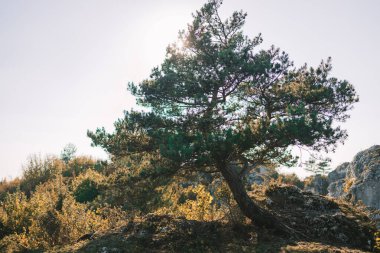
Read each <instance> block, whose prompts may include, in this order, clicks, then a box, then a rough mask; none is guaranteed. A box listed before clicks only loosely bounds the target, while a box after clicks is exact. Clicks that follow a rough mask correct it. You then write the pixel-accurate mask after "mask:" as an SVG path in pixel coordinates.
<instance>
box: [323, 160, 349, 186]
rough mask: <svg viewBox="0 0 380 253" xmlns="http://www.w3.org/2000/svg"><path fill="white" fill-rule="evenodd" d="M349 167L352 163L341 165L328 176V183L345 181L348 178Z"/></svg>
mask: <svg viewBox="0 0 380 253" xmlns="http://www.w3.org/2000/svg"><path fill="white" fill-rule="evenodd" d="M349 165H350V163H348V162H345V163H342V164H341V165H339V166H338V167H336V169H335V170H333V171H331V172H330V173H329V174H328V176H327V179H328V181H329V182H335V181H338V180H341V179H344V178H345V177H346V174H347V167H348V166H349Z"/></svg>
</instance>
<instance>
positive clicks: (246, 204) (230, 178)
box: [219, 166, 288, 232]
mask: <svg viewBox="0 0 380 253" xmlns="http://www.w3.org/2000/svg"><path fill="white" fill-rule="evenodd" d="M219 170H220V172H221V173H222V175H223V177H224V179H225V180H226V182H227V184H228V186H229V188H230V190H231V192H232V195H233V196H234V199H235V200H236V202H237V204H238V206H239V208H240V210H241V211H242V213H243V214H244V215H245V216H246V217H248V218H249V219H251V220H252V221H253V222H254V223H255V224H256V225H258V226H260V227H267V228H275V229H277V230H280V231H284V232H285V231H286V230H288V229H287V228H286V227H285V226H284V225H283V223H282V222H279V221H278V218H277V217H276V216H275V215H273V214H272V213H271V212H269V211H268V210H266V209H263V208H261V207H260V206H259V205H258V204H257V203H255V202H254V201H253V200H252V199H251V198H250V197H249V196H248V194H247V191H246V190H245V188H244V184H243V182H242V180H241V178H240V176H239V174H238V173H237V171H236V170H235V169H233V168H231V167H229V166H220V167H219Z"/></svg>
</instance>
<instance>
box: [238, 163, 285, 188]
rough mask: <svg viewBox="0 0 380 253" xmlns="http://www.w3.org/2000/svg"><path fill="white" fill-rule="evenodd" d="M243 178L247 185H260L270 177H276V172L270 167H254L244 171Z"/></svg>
mask: <svg viewBox="0 0 380 253" xmlns="http://www.w3.org/2000/svg"><path fill="white" fill-rule="evenodd" d="M243 178H244V180H245V182H246V184H247V185H254V184H257V185H262V184H263V183H265V182H269V181H270V179H272V178H274V179H276V178H278V172H277V171H276V170H275V169H272V168H266V167H255V168H252V169H250V170H249V171H248V172H246V173H245V175H244V177H243Z"/></svg>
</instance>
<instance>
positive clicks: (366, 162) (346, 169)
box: [327, 145, 380, 209]
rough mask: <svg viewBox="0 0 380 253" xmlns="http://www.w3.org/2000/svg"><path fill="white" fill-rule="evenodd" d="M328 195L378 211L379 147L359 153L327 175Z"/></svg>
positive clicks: (379, 200)
mask: <svg viewBox="0 0 380 253" xmlns="http://www.w3.org/2000/svg"><path fill="white" fill-rule="evenodd" d="M328 181H329V186H328V188H327V190H328V195H329V196H332V197H337V198H346V199H349V200H351V201H353V202H358V201H362V202H363V203H364V204H365V205H366V206H368V207H372V208H376V209H380V145H375V146H372V147H371V148H369V149H366V150H364V151H361V152H359V153H358V154H357V155H356V156H355V157H354V159H353V161H352V162H350V163H343V164H342V165H340V166H338V167H337V168H336V169H335V170H334V171H332V172H330V173H329V175H328Z"/></svg>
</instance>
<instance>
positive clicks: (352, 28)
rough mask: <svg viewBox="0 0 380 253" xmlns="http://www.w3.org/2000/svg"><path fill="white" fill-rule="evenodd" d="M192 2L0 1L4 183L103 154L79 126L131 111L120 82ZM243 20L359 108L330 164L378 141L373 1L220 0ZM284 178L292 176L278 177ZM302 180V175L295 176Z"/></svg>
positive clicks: (134, 74) (379, 88) (139, 69)
mask: <svg viewBox="0 0 380 253" xmlns="http://www.w3.org/2000/svg"><path fill="white" fill-rule="evenodd" d="M204 3H205V1H204V0H203V1H201V0H192V1H188V0H154V1H153V0H140V1H130V0H111V1H109V0H107V1H106V0H102V1H100V0H81V1H77V0H65V1H57V0H56V1H52V0H34V1H28V0H0V178H15V177H17V176H19V175H21V173H22V164H25V162H26V160H27V158H28V156H30V155H32V154H41V155H42V156H43V155H46V154H57V155H59V154H60V152H61V151H62V149H63V147H64V146H65V145H66V144H67V143H73V144H75V145H76V146H77V148H78V153H77V154H78V155H91V156H93V157H94V158H102V159H105V158H107V155H106V153H105V152H104V151H102V150H101V149H100V148H94V147H91V146H90V144H91V141H90V139H89V138H88V137H87V136H86V132H87V130H88V129H89V130H95V129H96V128H97V127H102V126H104V127H105V128H106V129H107V130H108V131H112V130H113V122H115V121H116V120H117V119H118V118H120V117H122V116H123V110H129V109H131V108H132V107H134V106H135V100H134V98H133V97H132V96H131V95H129V94H128V91H127V84H128V82H131V81H133V82H135V83H138V82H139V81H141V80H143V79H145V78H148V77H149V74H150V71H151V69H152V68H153V67H155V66H158V65H159V64H160V63H161V62H162V60H163V59H164V56H165V50H166V47H167V45H168V44H170V43H172V42H175V41H176V40H177V35H178V31H179V30H181V29H184V28H186V25H187V24H188V23H190V22H191V21H192V17H191V13H192V12H194V11H195V10H197V9H199V8H200V7H201V6H202V5H203V4H204ZM241 9H242V10H244V11H246V12H247V13H248V16H247V19H246V25H245V26H244V32H245V34H247V35H248V36H250V37H253V36H255V35H257V34H258V33H261V34H262V36H263V38H264V43H263V45H262V47H263V48H269V47H270V46H271V45H275V46H276V47H280V48H281V49H282V50H284V51H285V52H287V53H288V54H289V56H290V58H291V59H292V60H293V61H294V63H295V65H296V66H301V65H303V64H304V63H308V65H311V66H316V65H318V64H319V62H320V61H321V60H322V59H326V58H327V57H329V56H331V57H332V60H333V61H332V63H333V72H332V73H333V76H335V77H337V78H339V79H346V80H348V81H350V82H351V83H352V84H353V85H354V86H355V88H356V90H357V92H358V94H359V96H360V102H359V103H357V104H356V105H355V108H354V110H352V111H351V113H350V114H351V118H350V119H349V120H348V121H347V122H346V123H344V124H342V126H343V128H345V129H347V130H348V134H349V137H348V139H347V140H346V142H345V144H344V145H340V146H338V148H337V150H336V152H335V153H334V154H330V157H331V158H332V166H334V167H335V166H336V165H339V164H340V163H342V162H345V161H351V160H352V158H353V156H354V155H355V154H356V153H357V152H358V151H360V150H363V149H366V148H369V147H370V146H372V145H375V144H380V130H379V129H380V128H379V126H380V98H379V95H380V84H379V79H378V76H379V74H378V73H379V71H380V63H379V60H380V49H379V45H380V26H379V24H380V15H379V14H378V11H379V10H380V1H378V0H361V1H357V0H281V1H278V0H225V1H224V4H223V6H222V8H221V16H222V17H225V18H227V17H228V16H229V15H230V14H231V13H232V12H233V11H234V10H241ZM288 171H292V170H288ZM301 174H302V173H301Z"/></svg>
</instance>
